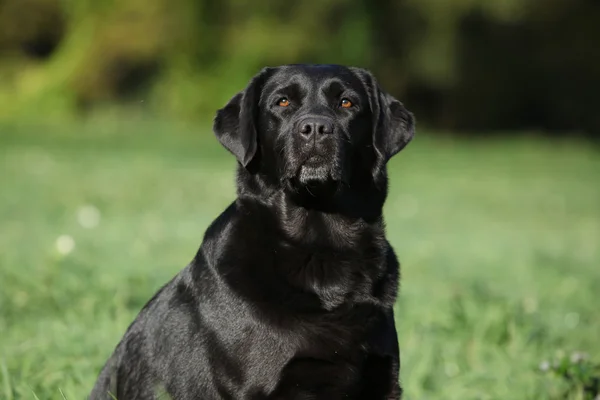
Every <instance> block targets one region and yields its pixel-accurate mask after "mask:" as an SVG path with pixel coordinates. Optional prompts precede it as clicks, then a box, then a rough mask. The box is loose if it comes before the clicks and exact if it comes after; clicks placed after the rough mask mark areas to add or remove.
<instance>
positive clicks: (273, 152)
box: [90, 65, 414, 400]
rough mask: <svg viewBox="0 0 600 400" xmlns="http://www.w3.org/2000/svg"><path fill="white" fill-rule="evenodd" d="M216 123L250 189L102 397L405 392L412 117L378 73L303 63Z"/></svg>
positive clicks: (148, 320) (148, 312) (264, 80)
mask: <svg viewBox="0 0 600 400" xmlns="http://www.w3.org/2000/svg"><path fill="white" fill-rule="evenodd" d="M284 97H285V98H287V100H288V103H285V102H283V103H281V102H280V99H282V98H284ZM344 98H345V99H348V100H349V101H350V102H351V103H352V106H351V107H349V108H343V107H341V101H342V99H344ZM280 104H289V105H287V106H281V105H280ZM311 124H312V125H311ZM214 131H215V134H216V136H217V138H218V139H219V141H220V142H221V143H222V144H223V145H224V146H225V147H226V148H227V149H228V150H229V151H230V152H231V153H232V154H233V155H235V156H236V158H237V159H238V161H239V164H238V175H237V187H238V197H237V199H236V200H235V202H234V203H233V204H231V205H230V206H229V207H228V208H227V209H226V210H225V211H224V212H223V213H222V214H221V215H220V216H219V217H218V218H217V219H216V220H215V221H214V222H213V224H212V225H211V226H210V227H209V228H208V230H207V232H206V234H205V237H204V242H203V243H202V246H201V247H200V250H199V251H198V253H197V254H196V257H195V258H194V260H193V261H192V262H191V263H190V264H189V265H188V266H187V267H186V268H184V269H183V271H181V272H180V273H179V274H178V275H177V276H176V277H175V278H174V279H173V280H172V281H171V282H169V283H168V284H166V285H165V286H164V287H163V288H162V289H161V290H160V291H159V292H158V293H157V294H156V295H155V296H154V297H153V298H152V299H151V300H150V301H149V302H148V304H147V305H146V306H145V307H144V308H143V309H142V311H141V312H140V314H139V316H138V317H137V318H136V320H135V321H134V322H133V324H132V325H131V326H130V327H129V329H128V330H127V332H126V334H125V336H124V337H123V339H122V340H121V342H120V343H119V345H118V346H117V348H116V350H115V352H114V354H113V355H112V357H111V358H110V359H109V360H108V362H107V364H106V366H105V367H104V369H103V370H102V372H101V373H100V376H99V378H98V381H97V383H96V386H95V387H94V389H93V391H92V394H91V397H90V398H91V399H93V400H99V399H102V400H104V399H112V398H113V397H111V396H114V397H115V398H117V399H118V400H142V399H143V400H147V399H158V398H172V399H175V400H191V399H205V400H213V399H236V400H237V399H244V400H262V399H282V400H283V399H286V400H287V399H298V400H299V399H327V400H333V399H364V400H366V399H369V400H378V399H399V398H400V395H401V389H400V386H399V383H398V374H399V364H400V359H399V351H398V341H397V337H396V329H395V324H394V315H393V305H394V302H395V299H396V292H397V288H398V278H399V265H398V261H397V259H396V256H395V255H394V252H393V250H392V247H391V246H390V244H389V243H388V242H387V240H386V238H385V232H384V224H383V218H382V207H383V204H384V201H385V198H386V195H387V175H386V168H385V164H386V162H387V161H388V160H389V159H390V158H391V157H392V156H393V155H394V154H396V153H397V152H398V151H400V150H401V149H402V148H403V147H404V146H405V145H406V144H407V143H408V142H409V141H410V140H411V139H412V136H413V134H414V121H413V117H412V115H411V113H409V112H408V111H407V110H406V109H405V108H404V107H403V106H402V104H401V103H400V102H398V101H397V100H395V99H394V98H393V97H391V96H390V95H388V94H386V93H384V92H383V91H382V90H381V89H380V88H379V86H378V85H377V83H376V81H375V79H374V78H373V77H372V76H371V74H370V73H368V72H367V71H364V70H361V69H357V68H347V67H342V66H334V65H290V66H283V67H277V68H266V69H264V70H263V71H261V72H260V73H259V74H258V75H257V76H256V77H255V78H254V79H253V80H252V81H251V82H250V84H249V86H248V87H247V88H246V89H245V90H244V91H243V92H241V93H239V94H237V95H236V96H234V97H233V98H232V99H231V101H230V102H229V103H228V104H227V105H226V106H225V107H224V108H223V109H221V110H219V111H218V113H217V116H216V118H215V122H214ZM164 394H168V396H167V397H161V395H164ZM169 396H170V397H169Z"/></svg>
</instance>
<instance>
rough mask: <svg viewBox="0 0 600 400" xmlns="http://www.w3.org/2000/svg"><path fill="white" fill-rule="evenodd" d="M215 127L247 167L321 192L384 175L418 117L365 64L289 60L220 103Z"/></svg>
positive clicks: (280, 181) (287, 183)
mask: <svg viewBox="0 0 600 400" xmlns="http://www.w3.org/2000/svg"><path fill="white" fill-rule="evenodd" d="M214 131H215V133H216V135H217V137H218V139H219V140H220V142H221V143H222V144H223V145H224V146H225V147H226V148H227V149H228V150H229V151H230V152H231V153H233V154H234V155H235V156H236V157H237V159H238V160H239V162H240V164H241V165H242V167H244V168H247V169H248V170H249V171H254V173H258V174H259V175H261V176H263V177H264V178H265V179H266V180H267V181H269V182H270V183H271V184H273V185H277V184H279V185H281V187H282V188H288V189H291V190H294V191H297V190H299V189H302V188H307V189H308V190H312V192H313V193H314V192H315V191H318V190H319V189H323V188H334V189H335V188H337V187H339V186H340V185H346V186H349V185H352V184H353V183H355V182H356V181H357V180H365V179H370V180H372V181H375V182H376V181H377V180H378V179H384V177H383V176H382V175H385V164H386V162H387V161H388V160H389V159H390V158H391V157H392V156H393V155H394V154H396V153H397V152H398V151H400V150H401V149H402V148H403V147H404V146H405V145H406V144H408V142H409V141H410V140H411V139H412V136H413V134H414V122H413V117H412V115H411V114H410V113H409V112H408V111H407V110H406V109H405V108H404V106H403V105H402V104H401V103H400V102H399V101H397V100H396V99H394V98H393V97H391V96H390V95H388V94H387V93H385V92H383V91H382V90H381V89H380V88H379V86H378V84H377V82H376V81H375V79H374V78H373V76H372V75H371V74H370V73H369V72H367V71H365V70H362V69H357V68H348V67H343V66H337V65H289V66H283V67H277V68H266V69H264V70H263V71H261V72H260V73H259V74H258V75H257V76H256V77H254V78H253V80H252V81H251V82H250V84H249V85H248V87H247V88H246V89H245V90H244V91H243V92H240V93H238V94H237V95H236V96H235V97H234V98H233V99H232V100H231V101H230V102H229V103H228V104H227V105H226V106H225V107H224V108H223V109H221V110H219V112H218V113H217V116H216V118H215V123H214Z"/></svg>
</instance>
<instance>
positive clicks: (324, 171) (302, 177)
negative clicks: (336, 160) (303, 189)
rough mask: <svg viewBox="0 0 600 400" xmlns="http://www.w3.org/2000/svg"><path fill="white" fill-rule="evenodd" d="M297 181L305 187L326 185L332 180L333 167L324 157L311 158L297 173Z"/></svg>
mask: <svg viewBox="0 0 600 400" xmlns="http://www.w3.org/2000/svg"><path fill="white" fill-rule="evenodd" d="M297 179H298V182H299V183H300V184H303V185H314V184H320V183H325V182H326V181H328V180H332V176H331V166H330V165H329V163H328V162H327V161H326V160H325V159H324V157H322V156H317V155H315V156H311V157H309V158H308V159H307V160H306V161H305V162H304V163H303V164H302V165H300V168H299V170H298V172H297Z"/></svg>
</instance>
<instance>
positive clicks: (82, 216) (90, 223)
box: [77, 205, 100, 229]
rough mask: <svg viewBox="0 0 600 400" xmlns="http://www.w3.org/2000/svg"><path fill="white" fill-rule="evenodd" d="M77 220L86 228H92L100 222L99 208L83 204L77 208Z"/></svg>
mask: <svg viewBox="0 0 600 400" xmlns="http://www.w3.org/2000/svg"><path fill="white" fill-rule="evenodd" d="M77 221H78V222H79V225H81V226H82V227H84V228H86V229H93V228H95V227H97V226H98V224H99V223H100V210H98V209H97V208H96V207H95V206H93V205H85V206H82V207H79V210H77Z"/></svg>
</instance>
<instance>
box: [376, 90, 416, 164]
mask: <svg viewBox="0 0 600 400" xmlns="http://www.w3.org/2000/svg"><path fill="white" fill-rule="evenodd" d="M378 95H379V107H380V115H379V120H378V121H377V124H376V125H375V126H374V127H373V146H374V147H375V150H376V151H378V152H379V155H380V156H381V157H382V158H383V162H384V163H385V162H387V161H388V160H389V159H390V158H392V157H393V156H394V155H396V154H397V153H398V152H399V151H400V150H402V149H403V148H404V147H406V145H407V144H408V143H409V142H410V141H411V140H412V138H413V137H414V136H415V118H414V117H413V114H412V113H411V112H410V111H408V110H407V109H406V108H405V107H404V105H403V104H402V103H401V102H399V101H398V100H396V99H395V98H394V97H393V96H391V95H390V94H388V93H386V92H384V91H383V90H381V89H379V88H378Z"/></svg>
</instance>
